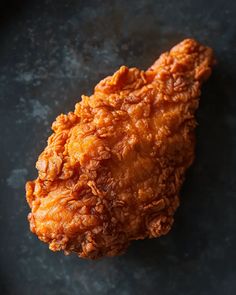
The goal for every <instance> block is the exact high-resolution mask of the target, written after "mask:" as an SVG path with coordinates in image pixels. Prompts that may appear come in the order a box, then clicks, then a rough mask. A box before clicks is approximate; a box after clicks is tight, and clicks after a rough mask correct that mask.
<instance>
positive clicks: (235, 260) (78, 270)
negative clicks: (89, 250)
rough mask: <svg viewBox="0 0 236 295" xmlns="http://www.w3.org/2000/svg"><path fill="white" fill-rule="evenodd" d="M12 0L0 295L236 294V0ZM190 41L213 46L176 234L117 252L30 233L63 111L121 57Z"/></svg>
mask: <svg viewBox="0 0 236 295" xmlns="http://www.w3.org/2000/svg"><path fill="white" fill-rule="evenodd" d="M7 3H8V5H7V6H6V2H1V5H0V13H1V17H0V38H1V39H0V40H1V44H0V124H1V125H0V126H1V128H0V132H1V137H0V141H1V142H0V155H1V166H0V168H1V169H0V185H1V198H0V238H1V240H0V294H4V295H5V294H14V295H15V294H17V295H18V294H24V295H28V294H35V295H38V294H45V295H47V294H50V295H54V294H57V295H60V294H79V295H85V294H98V295H99V294H114V295H116V294H119V295H128V294H137V295H139V294H161V295H165V294H168V295H169V294H172V295H175V294H181V295H182V294H187V295H195V294H196V295H208V294H210V295H211V294H214V295H217V294H220V295H222V294H224V295H231V294H232V295H233V294H236V234H235V232H236V228H235V227H236V226H235V225H236V212H235V208H236V179H235V172H236V157H235V155H236V153H235V149H236V135H235V134H236V81H235V79H236V50H235V45H236V35H235V15H236V5H235V2H234V1H219V0H216V1H206V0H204V1H203V0H198V1H174V0H172V1H170V0H169V1H165V0H163V1H155V0H153V1H151V0H145V1H137V0H134V1H104V0H103V1H65V0H63V1H19V2H15V3H14V2H13V4H12V6H9V1H8V2H7ZM185 37H194V38H197V39H198V40H199V41H201V42H203V43H204V44H208V45H209V46H211V47H213V48H214V50H215V54H216V57H217V60H218V65H217V66H216V68H215V70H214V73H213V75H212V77H211V79H210V80H209V82H207V84H206V85H205V86H204V88H203V91H202V98H201V104H200V109H199V111H198V114H197V116H198V122H199V127H198V129H197V139H198V140H197V156H196V161H195V164H194V165H193V167H192V168H191V169H190V170H189V173H188V175H187V179H186V182H185V185H184V188H183V191H182V198H181V199H182V200H181V201H182V202H181V206H180V208H179V210H178V212H177V214H176V222H175V225H174V227H173V229H172V231H171V232H170V233H169V235H167V236H165V237H163V238H160V239H155V240H145V241H137V242H133V243H132V245H131V246H130V248H129V250H128V252H127V253H126V254H125V255H123V256H121V257H116V258H110V259H102V260H99V261H86V260H82V259H79V258H77V257H76V256H75V255H72V256H69V257H65V256H64V255H63V254H62V253H53V252H51V251H49V250H48V247H47V245H46V244H43V243H42V242H40V241H39V240H38V239H37V237H36V236H34V235H33V234H31V233H30V231H29V228H28V222H27V219H26V217H27V213H28V212H29V208H28V206H27V204H26V201H25V196H24V184H25V181H26V180H28V179H33V178H34V177H35V176H36V170H35V168H34V165H35V161H36V159H37V156H38V154H39V153H40V151H42V149H43V148H44V146H45V142H46V139H47V137H48V135H49V134H50V132H51V131H50V125H51V123H52V121H53V120H54V118H55V117H56V116H57V115H58V114H60V113H61V112H68V111H69V110H73V106H74V104H75V102H76V101H77V100H78V98H79V97H80V96H81V94H90V93H91V92H92V90H93V87H94V85H95V83H96V82H98V81H99V80H100V79H101V78H103V77H104V76H106V75H107V74H110V73H112V72H113V71H115V70H116V69H117V68H118V67H119V66H120V65H122V64H126V65H128V66H137V67H141V68H146V67H148V66H149V65H150V64H151V63H152V62H153V61H154V60H155V59H156V58H157V57H158V55H159V54H160V53H161V52H162V51H164V50H167V49H169V48H170V47H172V46H173V45H174V44H175V43H178V42H179V41H181V40H182V39H184V38H185Z"/></svg>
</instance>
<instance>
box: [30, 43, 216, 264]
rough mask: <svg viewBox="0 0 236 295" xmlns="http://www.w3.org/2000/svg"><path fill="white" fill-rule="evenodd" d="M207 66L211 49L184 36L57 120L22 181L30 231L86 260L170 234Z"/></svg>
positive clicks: (123, 69) (109, 80)
mask: <svg viewBox="0 0 236 295" xmlns="http://www.w3.org/2000/svg"><path fill="white" fill-rule="evenodd" d="M213 63H214V59H213V53H212V50H211V49H210V48H207V47H205V46H202V45H200V44H199V43H197V42H196V41H194V40H191V39H187V40H184V41H183V42H181V43H180V44H178V45H177V46H175V47H174V48H173V49H172V50H171V51H170V52H167V53H164V54H162V55H161V56H160V58H159V59H158V60H157V61H156V62H155V63H154V64H153V66H151V67H150V68H149V69H148V70H147V71H141V70H139V69H137V68H128V67H126V66H122V67H121V68H120V69H119V70H118V71H117V72H115V74H114V75H113V76H109V77H107V78H105V79H104V80H102V81H101V82H100V83H98V85H97V86H96V87H95V90H94V94H93V95H91V96H90V97H88V96H82V101H81V102H79V103H77V104H76V106H75V110H74V112H71V113H69V114H67V115H60V116H58V117H57V119H56V121H55V122H54V123H53V124H52V129H53V131H54V133H53V134H52V135H51V136H50V137H49V139H48V145H47V147H46V148H45V150H44V151H43V152H42V154H41V155H40V156H39V159H38V161H37V163H36V167H37V169H38V178H37V179H36V180H34V181H29V182H27V184H26V196H27V201H28V203H29V206H30V208H31V213H30V214H29V222H30V228H31V231H32V232H33V233H35V234H36V235H37V236H38V237H39V239H40V240H42V241H44V242H46V243H49V248H50V249H51V250H53V251H58V250H64V251H65V253H70V252H76V253H77V254H78V255H79V256H80V257H86V258H92V259H94V258H98V257H101V256H114V255H118V254H120V253H123V252H124V251H125V250H126V248H127V246H128V245H129V243H130V241H131V240H137V239H144V238H155V237H159V236H161V235H164V234H166V233H168V231H169V230H170V228H171V226H172V224H173V215H174V213H175V211H176V209H177V207H178V206H179V192H180V188H181V186H182V183H183V181H184V174H185V171H186V169H187V168H188V167H189V166H190V165H191V163H192V162H193V159H194V146H195V137H194V129H195V127H196V120H195V118H194V113H195V111H196V109H197V108H198V103H199V96H200V87H201V84H202V82H203V81H204V80H206V79H207V78H208V77H209V75H210V73H211V67H212V65H213Z"/></svg>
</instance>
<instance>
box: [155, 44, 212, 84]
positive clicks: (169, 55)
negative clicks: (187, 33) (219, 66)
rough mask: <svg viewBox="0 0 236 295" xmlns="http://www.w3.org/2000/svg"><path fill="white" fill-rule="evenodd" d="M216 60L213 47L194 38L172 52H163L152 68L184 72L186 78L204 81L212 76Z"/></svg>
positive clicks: (178, 45)
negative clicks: (204, 44)
mask: <svg viewBox="0 0 236 295" xmlns="http://www.w3.org/2000/svg"><path fill="white" fill-rule="evenodd" d="M215 62H216V61H215V59H214V55H213V50H212V49H211V48H209V47H206V46H203V45H201V44H200V43H198V42H197V41H195V40H194V39H185V40H184V41H182V42H180V43H179V44H177V45H176V46H174V47H173V48H172V49H171V50H170V52H166V53H163V54H162V55H161V56H160V58H159V59H158V60H157V61H156V62H155V63H154V64H153V65H152V66H151V67H150V69H151V70H153V71H156V72H158V71H162V70H164V69H165V70H167V71H168V72H170V73H173V74H175V73H180V72H182V73H183V74H186V76H185V78H188V77H189V78H192V79H195V80H198V81H199V82H203V81H205V80H207V79H208V77H209V76H210V74H211V70H212V66H213V65H214V64H215Z"/></svg>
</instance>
